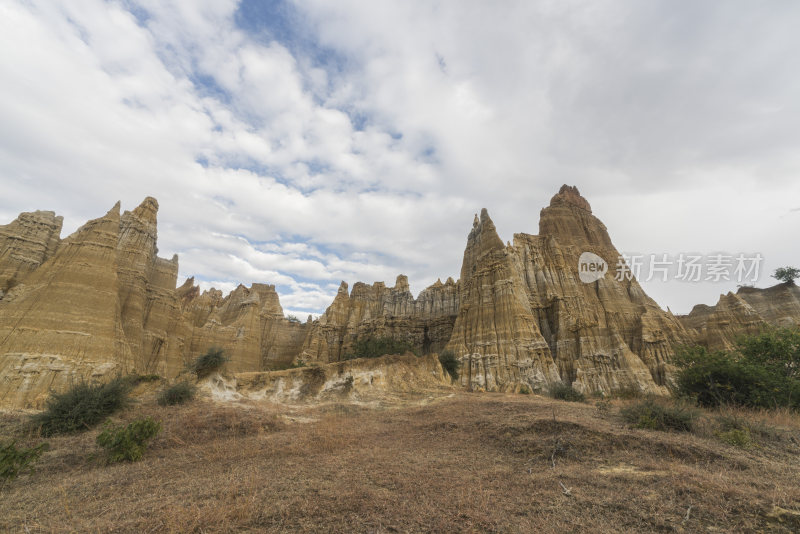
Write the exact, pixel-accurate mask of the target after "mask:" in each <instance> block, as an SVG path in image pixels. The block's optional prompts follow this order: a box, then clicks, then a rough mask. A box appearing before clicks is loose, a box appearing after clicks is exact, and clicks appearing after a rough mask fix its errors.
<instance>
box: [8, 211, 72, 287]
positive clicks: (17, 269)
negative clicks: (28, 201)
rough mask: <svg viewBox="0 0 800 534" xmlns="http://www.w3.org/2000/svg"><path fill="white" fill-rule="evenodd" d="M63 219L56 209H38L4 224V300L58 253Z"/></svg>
mask: <svg viewBox="0 0 800 534" xmlns="http://www.w3.org/2000/svg"><path fill="white" fill-rule="evenodd" d="M63 222H64V218H63V217H56V214H55V213H53V212H52V211H35V212H33V213H21V214H20V215H19V217H17V219H16V220H14V221H12V222H11V223H10V224H6V225H0V299H2V298H3V295H4V294H5V293H6V292H7V291H8V290H9V289H11V288H12V287H13V286H15V285H17V284H18V283H21V282H22V281H23V280H24V279H25V278H26V277H27V276H28V275H29V274H30V273H32V272H33V271H35V270H36V269H38V268H39V266H40V265H41V264H42V263H44V262H45V260H47V259H48V258H50V257H51V256H52V255H53V254H55V252H56V249H57V248H58V244H59V242H60V241H61V239H60V235H61V225H62V224H63Z"/></svg>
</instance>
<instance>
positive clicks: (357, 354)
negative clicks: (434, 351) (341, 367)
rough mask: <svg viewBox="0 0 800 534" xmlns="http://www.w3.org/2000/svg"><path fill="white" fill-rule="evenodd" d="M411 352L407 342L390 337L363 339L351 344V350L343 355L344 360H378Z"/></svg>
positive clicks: (411, 349)
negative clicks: (388, 355) (381, 357)
mask: <svg viewBox="0 0 800 534" xmlns="http://www.w3.org/2000/svg"><path fill="white" fill-rule="evenodd" d="M406 352H413V353H414V354H416V351H415V350H414V346H413V345H411V343H408V342H407V341H401V340H399V339H394V338H392V337H372V336H369V337H365V338H362V339H359V340H357V341H356V342H355V343H353V349H352V351H350V353H348V354H347V355H345V357H344V359H345V360H352V359H355V358H378V357H380V356H385V355H387V354H405V353H406Z"/></svg>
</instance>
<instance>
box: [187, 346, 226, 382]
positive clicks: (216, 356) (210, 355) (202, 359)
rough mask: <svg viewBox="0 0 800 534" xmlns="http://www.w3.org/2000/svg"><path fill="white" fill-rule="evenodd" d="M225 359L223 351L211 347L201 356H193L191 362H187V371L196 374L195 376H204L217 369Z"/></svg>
mask: <svg viewBox="0 0 800 534" xmlns="http://www.w3.org/2000/svg"><path fill="white" fill-rule="evenodd" d="M227 361H228V358H226V357H225V351H223V350H222V349H219V348H216V347H212V348H210V349H208V351H206V353H205V354H203V355H202V356H198V357H197V358H195V359H194V360H193V361H192V363H190V364H189V366H188V369H189V372H191V373H194V374H195V375H197V378H204V377H206V376H208V375H210V374H211V373H213V372H215V371H217V370H219V368H220V367H222V365H223V364H224V363H225V362H227Z"/></svg>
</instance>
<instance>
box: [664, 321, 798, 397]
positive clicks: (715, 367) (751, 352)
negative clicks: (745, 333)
mask: <svg viewBox="0 0 800 534" xmlns="http://www.w3.org/2000/svg"><path fill="white" fill-rule="evenodd" d="M783 336H784V334H775V333H774V332H773V333H765V334H759V335H757V336H749V337H745V338H742V339H741V340H740V341H739V343H738V347H739V350H738V351H736V352H725V351H716V352H708V351H707V350H706V349H705V348H704V347H691V348H684V349H682V350H679V351H678V353H677V354H676V356H675V358H674V362H675V364H676V365H677V366H678V367H679V371H678V373H677V375H676V389H677V393H678V394H680V395H683V396H689V397H693V398H695V399H696V400H697V403H698V404H700V405H701V406H720V405H727V404H730V405H738V406H749V407H760V408H774V407H776V406H790V407H795V408H800V380H798V379H796V378H794V373H795V372H796V371H795V369H794V367H795V366H797V365H798V364H799V363H798V362H797V361H795V360H793V359H792V358H796V357H795V356H793V353H792V351H791V349H786V347H791V340H792V339H793V336H792V335H789V334H785V337H783ZM784 349H786V350H784Z"/></svg>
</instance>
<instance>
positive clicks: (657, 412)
mask: <svg viewBox="0 0 800 534" xmlns="http://www.w3.org/2000/svg"><path fill="white" fill-rule="evenodd" d="M620 414H621V415H622V418H623V419H624V420H625V421H626V422H627V423H628V424H630V425H631V426H633V427H635V428H644V429H648V430H664V431H666V430H677V431H679V432H691V430H692V426H693V424H694V420H695V418H696V417H697V414H696V413H695V412H693V411H691V410H687V409H685V408H681V407H680V406H665V405H662V404H658V403H657V402H655V401H654V400H652V399H648V400H646V401H644V402H639V403H637V404H634V405H633V406H629V407H627V408H623V409H622V410H621V411H620Z"/></svg>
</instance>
